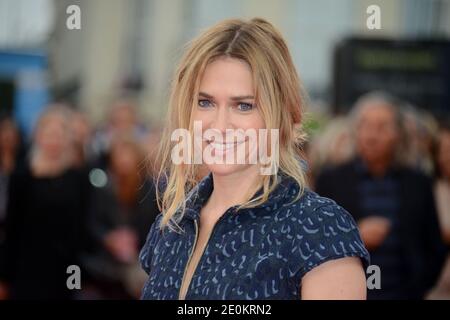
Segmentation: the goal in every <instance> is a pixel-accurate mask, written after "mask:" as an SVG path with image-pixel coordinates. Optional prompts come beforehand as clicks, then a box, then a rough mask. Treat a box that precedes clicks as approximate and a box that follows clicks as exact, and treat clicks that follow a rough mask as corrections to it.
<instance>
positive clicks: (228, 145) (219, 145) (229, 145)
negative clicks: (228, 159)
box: [206, 140, 245, 155]
mask: <svg viewBox="0 0 450 320" xmlns="http://www.w3.org/2000/svg"><path fill="white" fill-rule="evenodd" d="M244 142H245V140H242V141H234V142H216V141H208V140H207V141H206V143H207V144H209V145H210V146H211V147H212V149H213V150H214V151H215V153H216V155H220V154H225V153H227V152H229V151H230V150H232V149H234V148H235V147H237V146H239V145H241V144H242V143H244Z"/></svg>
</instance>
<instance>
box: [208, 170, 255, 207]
mask: <svg viewBox="0 0 450 320" xmlns="http://www.w3.org/2000/svg"><path fill="white" fill-rule="evenodd" d="M213 182H214V190H213V192H212V194H211V196H210V198H209V200H208V205H210V206H211V207H215V208H221V209H223V210H226V209H228V208H230V207H232V206H235V205H238V204H242V203H244V202H245V201H246V200H247V199H248V198H249V197H250V196H251V195H253V194H254V193H255V192H256V191H257V190H258V188H259V185H260V182H261V175H260V172H259V169H258V168H257V167H256V166H252V167H250V168H248V169H246V170H245V171H239V172H236V173H233V174H229V175H226V176H221V175H216V174H214V173H213Z"/></svg>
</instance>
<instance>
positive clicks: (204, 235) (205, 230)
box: [180, 207, 219, 300]
mask: <svg viewBox="0 0 450 320" xmlns="http://www.w3.org/2000/svg"><path fill="white" fill-rule="evenodd" d="M218 219H219V217H214V215H212V214H210V213H208V212H207V208H206V207H204V208H203V209H202V212H201V215H200V225H199V230H198V237H197V243H196V245H195V248H194V251H193V253H192V255H191V259H190V260H189V261H188V265H187V266H186V273H185V275H184V278H183V282H182V283H181V289H180V293H181V294H180V299H181V300H184V299H185V297H186V293H187V289H188V287H189V284H190V283H191V280H192V277H193V275H194V272H195V269H196V268H197V266H198V263H199V261H200V259H201V257H202V255H203V252H204V250H205V248H206V245H207V243H208V240H209V237H210V235H211V232H212V230H213V228H214V225H215V224H216V222H217V220H218Z"/></svg>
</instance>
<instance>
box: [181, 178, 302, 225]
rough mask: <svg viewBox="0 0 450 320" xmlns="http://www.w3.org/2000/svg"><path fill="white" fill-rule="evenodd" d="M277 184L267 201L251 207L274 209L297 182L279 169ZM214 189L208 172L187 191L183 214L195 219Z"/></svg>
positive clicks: (256, 195) (261, 190)
mask: <svg viewBox="0 0 450 320" xmlns="http://www.w3.org/2000/svg"><path fill="white" fill-rule="evenodd" d="M277 180H278V184H277V186H276V187H275V189H274V190H273V191H272V192H271V193H270V194H269V197H268V199H267V201H265V202H264V203H262V204H260V205H258V206H255V207H252V209H263V208H264V209H265V210H268V211H271V210H274V209H276V208H277V207H278V206H279V203H280V202H281V201H283V200H284V199H285V198H286V197H288V196H289V192H292V191H291V188H293V185H295V186H297V190H296V192H298V184H296V182H295V180H294V179H293V178H291V177H289V176H287V175H286V174H284V173H282V172H281V171H279V173H278V174H277ZM213 189H214V182H213V175H212V173H209V174H208V175H206V176H205V177H204V178H203V179H202V180H201V181H200V182H199V183H198V184H197V185H196V186H195V187H193V188H192V190H191V191H190V192H189V193H188V195H187V197H186V208H185V212H184V216H185V217H186V218H189V219H194V220H195V219H197V218H199V216H200V210H201V208H202V207H203V205H204V204H205V203H206V201H207V200H208V199H209V196H210V195H211V193H212V191H213ZM263 192H264V189H263V187H261V188H260V189H259V190H258V191H257V192H256V193H255V195H254V196H253V197H252V199H255V198H256V197H258V196H260V195H261V194H263ZM237 207H238V206H237V205H236V206H233V207H232V208H237Z"/></svg>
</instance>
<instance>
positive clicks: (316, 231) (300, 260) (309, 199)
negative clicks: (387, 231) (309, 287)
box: [283, 189, 370, 275]
mask: <svg viewBox="0 0 450 320" xmlns="http://www.w3.org/2000/svg"><path fill="white" fill-rule="evenodd" d="M283 206H284V207H285V209H284V210H283V211H284V212H285V214H287V215H286V216H285V217H284V218H288V219H285V220H287V221H289V228H288V230H290V233H291V236H292V238H293V241H291V242H289V244H290V245H292V248H291V252H292V253H294V254H293V255H292V256H291V258H292V261H294V267H296V268H299V270H298V271H299V272H300V273H301V275H304V274H305V273H306V272H308V271H309V270H311V269H312V268H314V267H316V266H318V265H319V264H321V263H324V262H326V261H329V260H332V259H338V258H343V257H351V256H357V257H360V258H361V260H362V262H363V265H364V267H365V268H366V267H367V266H368V265H369V264H370V256H369V253H368V251H367V250H366V248H365V246H364V243H363V241H362V239H361V237H360V234H359V230H358V227H357V224H356V222H355V220H354V219H353V217H352V216H351V214H350V213H349V212H348V211H347V210H345V209H344V208H343V207H341V206H340V205H338V204H337V203H336V202H335V201H333V200H332V199H329V198H325V197H322V196H320V195H318V194H317V193H315V192H313V191H311V190H309V189H305V190H304V192H303V194H302V196H301V197H300V198H299V199H298V200H297V201H294V202H291V203H287V204H284V205H283ZM285 229H286V228H285ZM296 253H297V254H296ZM296 258H297V259H296Z"/></svg>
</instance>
